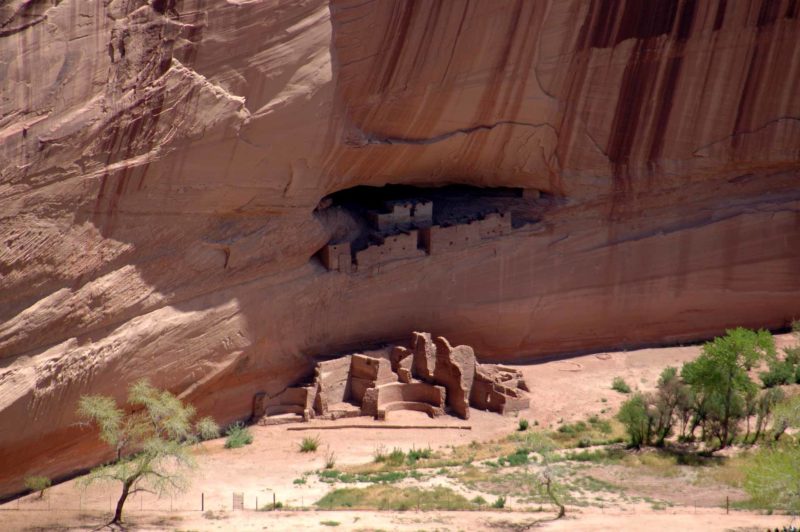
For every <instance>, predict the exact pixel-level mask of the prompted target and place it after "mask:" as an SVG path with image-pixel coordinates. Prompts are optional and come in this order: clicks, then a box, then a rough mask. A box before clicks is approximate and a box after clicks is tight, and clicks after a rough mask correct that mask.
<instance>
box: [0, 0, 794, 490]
mask: <svg viewBox="0 0 800 532" xmlns="http://www.w3.org/2000/svg"><path fill="white" fill-rule="evenodd" d="M646 4H647V5H646V6H645V3H643V2H631V1H628V2H626V1H622V0H619V1H615V0H558V1H556V0H552V1H537V2H532V1H528V0H515V1H508V2H502V3H496V2H467V1H446V2H445V1H442V2H438V1H413V0H387V1H381V2H365V1H363V0H332V1H330V2H329V1H327V0H287V1H284V2H280V3H278V2H273V1H258V0H256V1H248V2H243V1H242V2H235V1H230V0H182V1H181V0H178V1H175V2H172V1H167V2H162V1H155V0H154V1H151V2H146V1H144V0H112V1H108V0H12V1H11V2H6V3H4V5H3V6H2V7H0V357H2V359H3V367H2V369H0V493H2V494H9V493H13V492H15V491H17V490H19V489H21V488H22V485H23V484H22V479H23V478H24V477H25V476H26V475H34V474H35V475H39V474H43V475H48V476H53V477H59V476H60V475H65V474H68V473H69V472H71V471H75V470H78V469H80V468H83V467H87V466H89V465H91V464H94V463H97V462H98V461H99V460H101V459H103V458H104V457H105V456H106V455H104V454H103V451H102V449H101V447H100V444H99V442H98V441H97V438H96V437H95V435H94V434H93V433H92V432H91V431H89V430H87V429H85V428H82V427H81V426H78V425H76V424H75V422H76V417H75V406H76V403H77V400H78V398H79V397H80V395H81V394H85V393H105V394H110V395H113V396H115V397H117V398H120V399H121V398H122V397H123V394H124V391H125V388H126V386H127V384H129V383H131V382H133V381H134V380H136V379H138V378H140V377H142V376H147V377H149V378H151V380H152V381H153V383H154V384H156V385H157V386H164V387H167V388H169V389H170V390H171V391H173V392H175V393H177V394H179V395H181V396H182V397H183V398H185V399H187V400H189V401H192V402H193V403H195V404H196V406H197V407H198V409H199V411H200V412H201V413H202V414H212V415H214V416H215V417H216V418H217V419H218V420H219V421H220V422H222V423H226V422H229V421H231V420H233V419H236V418H239V417H242V416H246V415H248V414H249V412H250V411H251V409H252V398H253V394H254V393H256V392H257V391H260V390H262V388H263V386H264V383H265V382H266V383H268V387H267V388H268V389H267V390H266V392H267V394H268V396H274V395H275V394H277V393H278V392H280V391H281V390H283V389H284V388H285V387H286V385H287V384H289V383H291V382H295V381H297V380H298V379H299V378H301V377H303V376H304V375H306V373H307V371H308V364H309V360H310V358H311V357H313V356H317V355H320V354H324V353H334V352H341V351H347V350H352V349H354V348H358V347H359V346H360V345H363V344H367V343H372V342H375V341H382V340H387V341H388V340H391V339H396V338H401V337H405V335H406V334H408V331H411V330H435V331H437V332H440V333H441V334H444V335H446V336H447V337H448V338H451V339H452V340H453V341H454V342H457V343H461V344H468V345H471V346H473V347H475V348H476V350H478V352H479V353H482V354H485V356H487V357H490V358H492V359H497V360H502V359H512V358H513V359H524V358H527V357H536V356H539V355H544V354H555V353H569V352H575V351H580V350H587V349H595V348H605V347H611V346H625V345H635V344H643V343H653V342H677V341H686V340H694V339H700V338H705V337H708V336H710V335H713V334H717V333H719V332H721V331H722V330H723V329H724V328H725V327H730V326H734V325H743V326H749V327H755V326H763V327H779V326H783V325H784V324H785V323H786V321H787V320H789V319H791V318H792V317H796V316H797V315H798V314H800V308H798V301H800V297H798V296H800V277H798V275H797V272H798V271H800V214H798V212H799V211H800V206H799V204H798V201H800V186H799V185H800V168H799V167H800V164H798V159H800V98H798V94H800V90H798V86H799V85H798V83H799V82H798V80H799V79H800V3H798V2H795V1H794V0H742V1H736V2H731V1H725V0H709V1H707V2H694V1H688V0H656V1H652V2H647V3H646ZM386 183H405V184H415V185H421V186H434V185H442V184H452V183H462V184H472V185H479V186H494V187H496V186H509V187H521V188H524V189H526V190H536V191H541V192H542V193H544V194H546V195H549V196H551V197H552V198H554V199H555V200H557V201H555V202H554V203H553V207H552V208H551V209H549V210H548V211H547V213H546V215H545V216H544V217H543V218H542V219H541V220H540V223H539V229H538V230H537V231H515V232H513V233H512V234H509V235H505V236H503V237H502V238H496V239H492V240H489V241H485V242H484V241H481V242H480V243H478V244H476V245H475V246H471V247H469V248H463V249H457V250H453V251H451V252H447V253H441V254H431V255H430V256H426V257H414V258H408V259H404V260H399V261H395V262H393V263H391V264H380V265H379V266H377V267H375V268H370V269H369V271H362V272H357V273H355V274H352V273H342V272H338V271H328V269H327V268H325V267H324V266H323V265H322V263H321V262H319V260H318V259H317V258H316V254H317V253H318V252H319V251H320V250H321V249H322V248H323V247H324V246H325V245H326V244H328V243H329V242H331V241H332V240H335V234H334V233H335V231H337V230H338V227H339V224H332V223H331V220H332V219H333V218H334V217H335V215H334V214H324V213H323V212H322V211H323V209H317V207H318V205H319V203H320V200H321V199H322V198H324V197H325V196H327V195H328V194H330V193H333V192H336V191H340V190H343V189H346V188H349V187H354V186H356V185H365V184H369V185H383V184H386ZM334 226H335V227H334ZM345 268H346V262H345Z"/></svg>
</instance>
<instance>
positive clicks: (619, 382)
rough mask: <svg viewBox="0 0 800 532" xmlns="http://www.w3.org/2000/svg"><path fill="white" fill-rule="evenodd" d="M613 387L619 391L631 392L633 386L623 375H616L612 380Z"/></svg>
mask: <svg viewBox="0 0 800 532" xmlns="http://www.w3.org/2000/svg"><path fill="white" fill-rule="evenodd" d="M611 389H612V390H614V391H617V392H619V393H631V387H630V386H629V385H628V383H627V382H625V379H623V378H622V377H614V380H613V381H612V382H611Z"/></svg>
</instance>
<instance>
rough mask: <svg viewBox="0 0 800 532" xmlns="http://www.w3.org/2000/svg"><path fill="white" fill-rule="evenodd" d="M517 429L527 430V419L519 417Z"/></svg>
mask: <svg viewBox="0 0 800 532" xmlns="http://www.w3.org/2000/svg"><path fill="white" fill-rule="evenodd" d="M517 430H518V431H520V432H522V431H525V430H528V420H527V419H520V420H519V423H518V424H517Z"/></svg>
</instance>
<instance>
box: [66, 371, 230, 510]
mask: <svg viewBox="0 0 800 532" xmlns="http://www.w3.org/2000/svg"><path fill="white" fill-rule="evenodd" d="M128 404H129V405H130V406H131V407H132V408H133V412H132V413H126V412H125V411H124V410H122V409H121V408H120V407H119V406H118V405H117V403H116V401H115V400H114V399H113V398H111V397H107V396H102V395H86V396H83V397H81V400H80V404H79V407H78V413H79V415H80V416H81V417H82V418H84V419H86V420H88V421H89V422H91V423H94V424H95V425H97V427H98V428H99V429H100V439H102V440H103V441H104V442H105V443H107V444H108V445H109V446H111V447H112V448H113V449H114V453H115V454H116V460H115V461H114V462H113V463H110V464H107V465H103V466H100V467H97V468H95V469H93V470H92V472H91V473H89V475H88V476H87V477H86V478H85V479H84V480H83V484H84V485H85V486H88V485H89V484H92V483H94V482H98V481H112V482H120V483H122V493H121V494H120V497H119V500H117V506H116V510H115V512H114V518H113V519H112V521H111V523H120V522H122V508H123V506H124V505H125V501H126V500H127V498H128V497H129V496H130V495H132V494H134V493H137V492H141V491H146V492H150V493H154V494H156V495H158V496H161V495H163V494H165V493H168V492H170V491H174V490H180V489H183V488H185V486H186V485H187V484H188V480H187V477H186V476H185V471H186V469H187V468H191V467H193V466H194V460H193V459H192V456H191V454H190V452H189V449H188V446H189V445H190V444H192V443H195V442H197V441H198V440H201V439H209V438H214V437H216V436H218V435H219V427H218V426H217V424H216V423H215V422H214V421H213V420H212V419H211V418H209V417H206V418H202V419H200V420H199V421H197V422H196V423H192V419H193V418H194V416H195V409H194V407H192V406H191V405H184V404H183V403H182V402H181V400H180V399H178V398H177V397H175V396H174V395H172V394H171V393H169V392H167V391H162V390H158V389H157V388H154V387H153V386H151V385H150V384H149V383H148V382H147V380H144V379H143V380H140V381H138V382H136V383H135V384H133V385H132V386H131V387H130V389H129V393H128Z"/></svg>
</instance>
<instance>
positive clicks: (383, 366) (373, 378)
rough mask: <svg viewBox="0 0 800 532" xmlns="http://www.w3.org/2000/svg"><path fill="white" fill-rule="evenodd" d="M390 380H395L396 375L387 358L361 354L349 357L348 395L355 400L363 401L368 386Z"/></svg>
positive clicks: (374, 385)
mask: <svg viewBox="0 0 800 532" xmlns="http://www.w3.org/2000/svg"><path fill="white" fill-rule="evenodd" d="M390 382H397V375H396V374H395V373H394V372H393V371H392V368H391V362H390V361H389V360H388V359H385V358H373V357H369V356H366V355H361V354H356V355H353V356H352V358H351V359H350V396H351V398H352V399H354V400H355V401H356V402H359V403H360V402H362V401H363V399H364V392H366V390H367V389H368V388H374V387H376V386H380V385H382V384H387V383H390Z"/></svg>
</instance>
